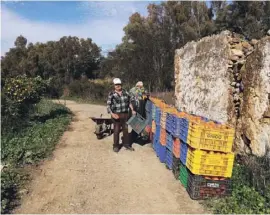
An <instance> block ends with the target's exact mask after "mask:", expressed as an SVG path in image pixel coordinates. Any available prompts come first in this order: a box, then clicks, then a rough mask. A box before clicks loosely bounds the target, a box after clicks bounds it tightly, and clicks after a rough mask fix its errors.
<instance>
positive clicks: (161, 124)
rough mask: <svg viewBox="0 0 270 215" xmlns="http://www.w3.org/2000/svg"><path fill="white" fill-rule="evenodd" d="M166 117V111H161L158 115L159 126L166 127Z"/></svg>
mask: <svg viewBox="0 0 270 215" xmlns="http://www.w3.org/2000/svg"><path fill="white" fill-rule="evenodd" d="M166 118H167V113H166V112H165V111H162V113H161V117H160V126H161V128H163V129H166Z"/></svg>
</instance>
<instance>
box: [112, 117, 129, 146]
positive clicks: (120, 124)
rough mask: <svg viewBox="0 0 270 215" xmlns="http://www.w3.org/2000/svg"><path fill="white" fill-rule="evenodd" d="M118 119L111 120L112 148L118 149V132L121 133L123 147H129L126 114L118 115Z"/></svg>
mask: <svg viewBox="0 0 270 215" xmlns="http://www.w3.org/2000/svg"><path fill="white" fill-rule="evenodd" d="M118 115H119V119H113V147H119V136H120V131H121V129H122V131H123V145H125V146H130V140H129V134H128V125H127V124H126V122H127V120H128V113H120V114H118Z"/></svg>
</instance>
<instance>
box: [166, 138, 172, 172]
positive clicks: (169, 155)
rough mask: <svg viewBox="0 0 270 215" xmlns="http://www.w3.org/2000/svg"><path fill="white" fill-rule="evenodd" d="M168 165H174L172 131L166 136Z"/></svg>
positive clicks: (170, 167) (170, 166)
mask: <svg viewBox="0 0 270 215" xmlns="http://www.w3.org/2000/svg"><path fill="white" fill-rule="evenodd" d="M166 140H167V141H166V166H167V167H168V168H169V169H172V167H173V166H172V165H173V137H172V135H171V134H170V133H167V136H166Z"/></svg>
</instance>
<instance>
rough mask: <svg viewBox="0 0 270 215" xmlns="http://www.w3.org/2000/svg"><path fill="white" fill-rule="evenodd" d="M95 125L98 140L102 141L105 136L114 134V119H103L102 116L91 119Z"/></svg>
mask: <svg viewBox="0 0 270 215" xmlns="http://www.w3.org/2000/svg"><path fill="white" fill-rule="evenodd" d="M90 118H91V119H92V120H93V121H94V122H95V123H96V126H95V132H94V134H96V136H97V139H99V140H100V139H102V138H103V136H104V135H105V134H108V135H111V134H112V132H113V131H112V123H113V121H112V118H103V117H102V114H101V115H100V117H90Z"/></svg>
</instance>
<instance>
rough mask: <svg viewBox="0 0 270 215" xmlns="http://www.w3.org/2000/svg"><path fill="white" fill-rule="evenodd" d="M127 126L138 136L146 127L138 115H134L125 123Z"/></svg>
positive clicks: (145, 122)
mask: <svg viewBox="0 0 270 215" xmlns="http://www.w3.org/2000/svg"><path fill="white" fill-rule="evenodd" d="M127 124H128V125H130V127H131V128H132V129H133V130H134V131H135V132H136V133H137V134H140V133H141V132H142V131H143V130H144V129H145V127H146V126H147V120H146V119H144V118H143V117H142V116H141V115H140V114H138V113H136V114H135V115H133V116H132V117H130V119H129V120H128V121H127Z"/></svg>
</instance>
